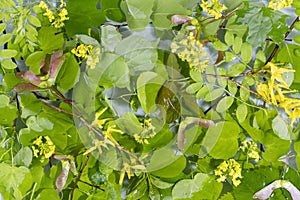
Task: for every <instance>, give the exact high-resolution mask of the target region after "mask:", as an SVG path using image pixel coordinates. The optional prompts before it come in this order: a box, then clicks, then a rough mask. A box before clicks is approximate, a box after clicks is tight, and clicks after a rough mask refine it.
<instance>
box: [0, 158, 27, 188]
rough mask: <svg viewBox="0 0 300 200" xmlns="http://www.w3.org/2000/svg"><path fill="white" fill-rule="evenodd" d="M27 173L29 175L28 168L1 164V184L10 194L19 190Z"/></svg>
mask: <svg viewBox="0 0 300 200" xmlns="http://www.w3.org/2000/svg"><path fill="white" fill-rule="evenodd" d="M27 173H29V169H27V168H26V167H23V166H22V167H12V166H11V165H8V164H6V163H0V183H1V184H2V185H3V186H4V187H5V188H6V190H7V191H8V192H9V191H10V190H11V189H15V188H18V187H19V186H20V185H21V183H22V182H23V180H24V178H25V175H26V174H27Z"/></svg>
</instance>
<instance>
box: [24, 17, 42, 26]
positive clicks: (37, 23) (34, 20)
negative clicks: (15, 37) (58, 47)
mask: <svg viewBox="0 0 300 200" xmlns="http://www.w3.org/2000/svg"><path fill="white" fill-rule="evenodd" d="M27 19H28V20H29V22H30V23H31V24H32V25H34V26H36V27H40V26H41V22H40V20H39V19H38V18H37V17H36V16H33V15H28V16H27Z"/></svg>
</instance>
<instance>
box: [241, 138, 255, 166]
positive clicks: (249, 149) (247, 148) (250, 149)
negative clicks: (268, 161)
mask: <svg viewBox="0 0 300 200" xmlns="http://www.w3.org/2000/svg"><path fill="white" fill-rule="evenodd" d="M241 144H242V145H241V146H240V149H241V150H242V151H243V152H245V153H247V157H248V158H252V159H254V160H255V161H256V162H258V161H259V158H260V157H259V151H258V148H257V144H256V143H255V142H253V141H250V140H244V141H242V143H241Z"/></svg>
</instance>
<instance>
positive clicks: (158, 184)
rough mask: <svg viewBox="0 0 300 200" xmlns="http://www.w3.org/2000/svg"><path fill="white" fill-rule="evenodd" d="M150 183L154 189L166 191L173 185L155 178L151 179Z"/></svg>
mask: <svg viewBox="0 0 300 200" xmlns="http://www.w3.org/2000/svg"><path fill="white" fill-rule="evenodd" d="M152 183H153V185H155V187H157V188H159V189H167V188H170V187H172V186H173V185H174V183H168V182H165V181H162V180H160V179H159V178H156V177H152Z"/></svg>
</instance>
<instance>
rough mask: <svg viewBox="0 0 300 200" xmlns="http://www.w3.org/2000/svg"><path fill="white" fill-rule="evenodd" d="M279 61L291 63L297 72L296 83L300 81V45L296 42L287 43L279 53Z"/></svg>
mask: <svg viewBox="0 0 300 200" xmlns="http://www.w3.org/2000/svg"><path fill="white" fill-rule="evenodd" d="M277 60H278V62H283V63H285V62H286V63H291V64H292V65H293V69H294V70H295V71H296V72H295V79H294V82H295V83H300V69H299V67H296V66H297V65H298V63H300V47H299V46H298V45H295V44H289V45H286V46H285V47H284V48H283V49H281V51H279V53H278V55H277Z"/></svg>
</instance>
